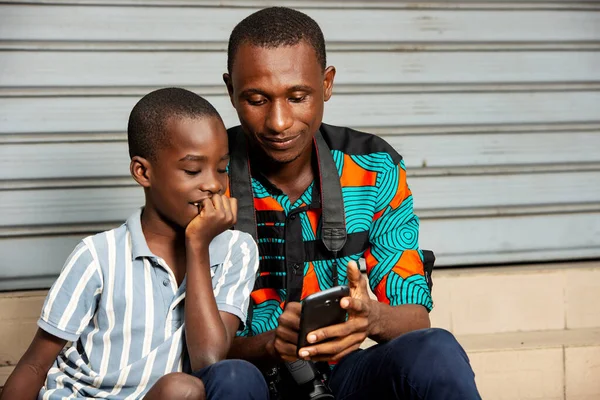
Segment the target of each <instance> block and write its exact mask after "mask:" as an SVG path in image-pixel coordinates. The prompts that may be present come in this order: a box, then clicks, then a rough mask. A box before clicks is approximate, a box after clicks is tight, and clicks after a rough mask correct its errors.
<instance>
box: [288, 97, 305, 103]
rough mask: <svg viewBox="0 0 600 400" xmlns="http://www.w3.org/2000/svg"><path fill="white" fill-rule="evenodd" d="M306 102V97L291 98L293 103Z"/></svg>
mask: <svg viewBox="0 0 600 400" xmlns="http://www.w3.org/2000/svg"><path fill="white" fill-rule="evenodd" d="M304 100H306V96H297V97H292V98H290V101H291V102H293V103H301V102H303V101H304Z"/></svg>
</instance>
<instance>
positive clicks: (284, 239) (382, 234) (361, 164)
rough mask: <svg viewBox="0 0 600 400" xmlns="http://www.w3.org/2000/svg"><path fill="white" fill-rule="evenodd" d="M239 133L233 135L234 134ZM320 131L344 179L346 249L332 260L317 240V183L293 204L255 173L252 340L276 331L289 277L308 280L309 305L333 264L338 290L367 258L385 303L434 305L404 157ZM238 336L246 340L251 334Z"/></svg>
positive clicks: (326, 284) (358, 138)
mask: <svg viewBox="0 0 600 400" xmlns="http://www.w3.org/2000/svg"><path fill="white" fill-rule="evenodd" d="M239 129H241V128H239V127H235V128H231V129H230V130H229V133H230V135H232V134H236V133H237V132H238V130H239ZM320 132H321V135H322V136H323V138H324V139H325V142H326V143H327V145H328V147H329V149H330V151H331V155H332V156H333V160H334V162H335V165H336V168H337V172H338V174H339V179H340V183H341V187H342V196H343V200H344V210H345V215H346V230H347V233H348V237H347V241H346V244H345V245H344V247H343V248H342V250H341V251H340V252H339V253H338V254H337V258H336V259H335V260H334V256H333V254H331V253H330V252H329V251H328V250H327V249H326V248H325V246H324V245H323V243H322V241H321V240H320V239H321V237H320V226H321V199H320V197H321V196H320V194H319V190H320V185H319V184H318V181H316V183H315V182H313V183H312V184H310V186H309V187H308V188H307V189H306V191H305V192H304V193H303V194H302V195H301V196H300V198H299V199H298V200H296V201H295V202H294V203H293V204H291V202H290V200H289V198H288V197H287V196H286V195H285V193H283V192H282V191H281V190H279V189H278V188H276V187H275V186H274V185H273V184H271V183H270V182H269V181H268V180H267V179H266V178H264V177H263V176H261V175H260V174H258V173H257V172H256V168H251V169H252V190H253V195H254V208H255V217H256V223H257V236H258V248H259V260H260V263H259V276H258V278H257V281H256V283H255V287H254V291H253V292H252V295H251V297H252V300H253V304H252V307H253V310H252V312H251V313H249V314H251V315H252V320H251V321H249V323H250V324H251V329H252V330H251V334H254V335H256V334H260V333H263V332H267V331H269V330H272V329H275V328H276V326H277V319H278V317H279V316H280V315H281V313H282V311H283V307H284V305H285V301H286V296H287V292H286V275H287V274H288V273H292V274H294V273H298V274H299V273H302V274H303V276H304V278H303V286H302V294H301V298H304V297H306V296H308V295H309V294H312V293H315V292H318V291H320V290H324V289H327V288H330V287H332V286H334V282H333V280H332V277H333V276H334V274H333V272H332V269H333V265H334V261H336V262H337V274H338V280H339V284H345V283H347V277H346V266H347V263H348V261H350V260H355V261H357V260H358V259H359V258H361V257H364V259H365V262H366V270H367V275H368V280H369V284H370V286H371V289H372V290H373V292H374V293H375V295H376V296H377V298H378V300H379V301H380V302H383V303H386V304H390V305H392V306H395V305H400V304H420V305H423V306H424V307H426V308H427V309H428V310H431V308H432V306H433V304H432V300H431V294H430V290H429V288H428V286H427V281H426V279H425V276H424V271H423V254H422V252H421V251H420V250H419V247H418V237H419V219H418V218H417V216H416V215H415V214H414V213H413V198H412V194H411V191H410V189H409V188H408V185H407V183H406V169H405V166H404V162H403V160H402V157H401V156H400V155H399V154H398V153H397V152H396V151H395V150H394V149H393V148H392V147H391V146H390V145H389V144H388V143H387V142H385V141H384V140H383V139H381V138H379V137H377V136H374V135H371V134H367V133H362V132H358V131H355V130H352V129H348V128H340V127H333V126H330V125H326V124H323V125H322V126H321V128H320ZM233 189H235V188H233ZM234 192H235V190H234ZM234 196H235V193H234ZM298 246H300V249H301V250H300V253H299V252H298V249H299V247H298ZM302 248H303V249H302ZM291 253H293V254H294V257H296V258H297V257H298V254H303V257H302V258H303V259H302V260H301V262H296V261H292V262H290V260H289V257H290V254H291ZM286 257H288V260H287V262H286ZM290 267H291V268H290ZM238 334H239V335H241V336H246V335H248V334H249V330H248V328H246V329H245V330H244V331H242V332H239V333H238Z"/></svg>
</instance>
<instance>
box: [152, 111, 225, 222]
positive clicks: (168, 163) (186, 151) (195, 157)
mask: <svg viewBox="0 0 600 400" xmlns="http://www.w3.org/2000/svg"><path fill="white" fill-rule="evenodd" d="M166 129H167V134H168V137H169V144H168V145H167V146H166V147H164V148H161V149H159V150H158V151H157V155H156V157H155V158H156V160H155V161H152V162H151V167H150V168H151V170H150V177H151V178H150V187H149V189H150V190H149V196H150V199H151V202H152V205H153V206H154V208H155V209H156V212H157V213H158V214H160V215H161V217H162V218H163V219H164V220H166V221H169V222H171V223H175V224H176V225H178V226H179V227H180V228H185V227H186V226H187V225H188V223H189V222H190V221H191V220H192V219H193V218H194V217H195V216H196V215H197V214H198V206H197V205H196V204H198V203H201V202H202V200H204V199H206V198H210V197H212V195H213V194H216V193H220V194H223V193H225V190H226V188H227V171H226V168H227V163H228V162H229V148H228V143H227V132H226V131H225V127H224V126H223V123H222V122H221V121H220V120H219V119H218V118H215V117H203V118H177V117H174V118H171V119H170V120H169V121H168V122H167V126H166Z"/></svg>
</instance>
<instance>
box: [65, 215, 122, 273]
mask: <svg viewBox="0 0 600 400" xmlns="http://www.w3.org/2000/svg"><path fill="white" fill-rule="evenodd" d="M126 235H127V225H126V224H125V223H124V224H122V225H121V226H119V227H117V228H114V229H109V230H107V231H103V232H99V233H96V234H94V235H90V236H87V237H85V238H83V239H81V241H80V242H79V244H78V245H77V247H76V248H75V250H74V251H77V250H78V249H81V250H82V251H85V252H87V253H89V256H90V257H91V258H92V259H93V260H94V261H96V262H97V263H98V266H99V267H102V266H105V265H106V264H107V258H108V255H109V253H112V252H115V251H119V249H120V248H122V247H124V246H125V241H126Z"/></svg>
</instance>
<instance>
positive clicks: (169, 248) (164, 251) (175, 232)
mask: <svg viewBox="0 0 600 400" xmlns="http://www.w3.org/2000/svg"><path fill="white" fill-rule="evenodd" d="M141 223H142V232H143V233H144V238H145V239H146V243H147V244H148V248H149V249H150V251H151V252H152V254H154V255H156V256H158V257H160V258H162V259H163V260H165V262H166V263H167V265H168V267H169V268H170V269H171V271H173V274H174V275H175V278H176V279H177V283H178V284H180V283H181V281H182V280H183V277H184V276H185V265H186V263H185V261H186V259H185V230H183V229H178V228H177V227H174V226H173V225H172V224H170V223H168V222H167V221H165V220H163V219H162V218H161V217H160V216H159V215H158V214H157V213H156V210H154V209H153V208H152V207H147V206H146V207H144V211H143V212H142V218H141Z"/></svg>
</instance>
